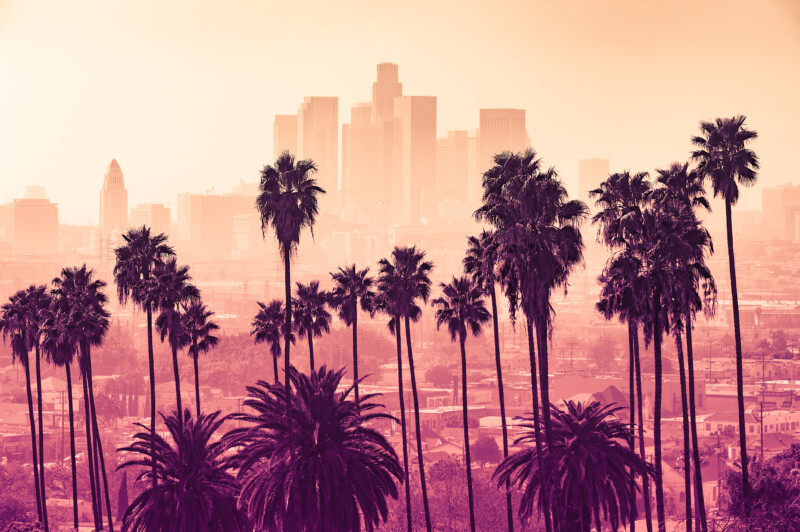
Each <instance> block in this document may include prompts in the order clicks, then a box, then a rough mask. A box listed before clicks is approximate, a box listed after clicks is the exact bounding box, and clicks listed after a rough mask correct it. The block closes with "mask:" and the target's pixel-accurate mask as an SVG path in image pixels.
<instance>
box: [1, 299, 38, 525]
mask: <svg viewBox="0 0 800 532" xmlns="http://www.w3.org/2000/svg"><path fill="white" fill-rule="evenodd" d="M26 305H27V302H26V301H25V291H23V290H20V291H19V292H16V293H14V294H13V295H12V296H11V297H10V298H9V300H8V302H7V303H5V304H3V306H2V308H1V309H0V331H2V333H3V341H4V342H6V341H10V344H11V358H12V361H17V360H19V362H20V364H22V368H23V369H24V370H25V391H26V393H27V395H28V421H29V422H30V430H31V457H32V458H33V485H34V493H35V496H36V510H37V514H38V518H39V520H40V521H42V522H43V520H44V516H43V515H42V506H43V503H44V501H43V499H42V492H41V486H40V484H39V482H40V480H39V447H38V445H37V443H36V421H35V419H34V410H33V393H32V392H31V369H30V357H29V356H28V355H29V353H30V350H29V349H28V341H27V339H28V336H29V334H28V330H27V329H28V323H27V320H26V318H25V307H26Z"/></svg>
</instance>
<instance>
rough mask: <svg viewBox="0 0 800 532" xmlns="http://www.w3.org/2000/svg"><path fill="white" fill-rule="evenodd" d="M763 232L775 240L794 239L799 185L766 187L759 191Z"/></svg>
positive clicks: (799, 202)
mask: <svg viewBox="0 0 800 532" xmlns="http://www.w3.org/2000/svg"><path fill="white" fill-rule="evenodd" d="M761 212H762V216H763V223H764V229H765V230H766V231H765V233H766V234H769V235H770V238H774V239H776V240H795V239H797V238H798V237H800V235H798V234H795V218H796V216H797V215H798V214H800V186H796V185H790V184H786V185H783V186H778V187H767V188H764V190H763V191H762V193H761Z"/></svg>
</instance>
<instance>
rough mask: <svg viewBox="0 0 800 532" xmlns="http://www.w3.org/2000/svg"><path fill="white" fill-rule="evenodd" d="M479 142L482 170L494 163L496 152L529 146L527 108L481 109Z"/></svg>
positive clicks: (513, 150)
mask: <svg viewBox="0 0 800 532" xmlns="http://www.w3.org/2000/svg"><path fill="white" fill-rule="evenodd" d="M479 142H480V160H479V163H480V166H481V168H482V170H481V172H484V171H486V169H487V168H489V167H490V166H491V165H492V161H493V158H494V156H495V154H498V153H501V152H504V151H511V152H515V153H516V152H521V151H523V150H525V149H526V148H528V147H529V146H530V144H531V143H530V138H529V137H528V131H527V129H525V109H481V110H480V140H479Z"/></svg>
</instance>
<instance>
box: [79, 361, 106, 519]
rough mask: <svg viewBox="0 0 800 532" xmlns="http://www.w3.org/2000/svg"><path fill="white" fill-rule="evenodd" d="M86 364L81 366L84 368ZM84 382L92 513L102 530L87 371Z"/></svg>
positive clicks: (83, 375)
mask: <svg viewBox="0 0 800 532" xmlns="http://www.w3.org/2000/svg"><path fill="white" fill-rule="evenodd" d="M83 365H84V364H81V366H83ZM81 373H82V375H81V377H82V379H81V380H82V381H83V410H84V413H85V414H86V451H87V452H86V459H87V461H88V463H89V486H90V488H91V492H92V513H93V514H94V527H95V529H96V530H100V529H101V528H102V525H101V523H100V518H99V515H98V514H99V505H98V502H97V496H98V493H97V488H98V486H97V483H96V482H95V480H96V477H95V474H94V452H93V448H94V446H93V445H92V440H94V436H93V434H94V432H93V431H92V407H91V403H90V402H89V384H88V382H87V377H86V371H85V369H84V370H83V371H82V372H81Z"/></svg>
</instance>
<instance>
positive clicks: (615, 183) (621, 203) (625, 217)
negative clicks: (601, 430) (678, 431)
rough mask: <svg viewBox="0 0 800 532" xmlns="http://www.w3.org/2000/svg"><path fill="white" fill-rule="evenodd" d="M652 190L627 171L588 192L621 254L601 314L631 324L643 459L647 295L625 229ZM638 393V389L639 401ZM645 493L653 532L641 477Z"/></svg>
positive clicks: (597, 218)
mask: <svg viewBox="0 0 800 532" xmlns="http://www.w3.org/2000/svg"><path fill="white" fill-rule="evenodd" d="M651 191H652V185H651V183H650V179H649V175H648V174H647V172H639V173H635V174H631V173H630V172H629V171H624V172H619V173H615V174H611V175H610V176H608V178H607V179H606V180H605V181H603V182H602V183H600V186H599V187H598V188H596V189H594V190H591V191H589V195H590V196H591V197H593V198H594V199H595V205H596V206H597V207H598V212H597V213H595V215H594V216H593V217H592V223H594V224H597V225H598V238H599V239H600V240H601V241H602V242H603V243H604V244H605V245H606V246H607V247H608V248H609V249H611V250H612V251H613V250H620V249H622V250H623V253H622V254H620V255H619V256H618V257H617V258H616V260H612V261H610V262H609V267H608V268H607V269H606V270H605V271H604V272H603V275H601V277H600V282H601V284H602V285H603V290H602V293H601V298H600V301H599V302H598V304H597V309H598V310H599V311H600V313H601V314H603V315H604V316H605V317H606V319H611V318H612V317H613V316H614V315H618V316H619V317H620V319H621V320H622V321H623V322H625V323H627V325H628V353H629V358H630V360H629V364H628V366H629V375H628V383H629V390H630V394H629V395H630V397H629V402H630V411H629V413H630V426H631V430H633V428H634V425H635V421H634V419H635V416H636V410H637V407H638V412H639V423H638V425H639V450H640V453H641V456H642V459H644V458H645V451H644V419H643V418H644V416H643V413H642V403H643V400H642V386H641V381H642V376H641V371H640V369H637V368H640V363H639V358H638V357H639V323H640V322H641V321H642V320H643V319H644V316H645V313H646V310H645V309H646V307H645V305H642V301H643V300H644V298H646V294H645V293H643V291H642V290H636V289H635V288H636V287H639V285H638V283H637V282H636V276H637V274H638V271H637V269H636V262H635V261H632V260H630V257H628V256H626V255H627V251H628V250H627V249H626V246H625V238H624V235H623V232H622V230H623V227H624V225H627V224H629V223H630V219H631V218H636V219H638V218H639V217H641V213H642V208H643V207H644V206H645V205H647V204H648V202H649V201H650V200H651ZM639 288H641V287H639ZM634 390H636V392H635V395H636V399H635V402H634ZM629 444H630V446H631V448H632V449H633V448H634V438H631V440H630V442H629ZM631 481H632V482H635V481H636V480H635V474H634V472H631ZM642 492H643V495H644V509H645V518H646V525H647V531H648V532H652V530H653V523H652V512H651V509H650V481H649V479H648V478H647V477H643V478H642ZM634 496H635V493H634ZM631 505H632V507H633V508H634V510H635V508H636V500H635V498H634V499H633V500H632V501H631ZM634 526H635V523H631V530H632V531H633V529H634Z"/></svg>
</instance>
